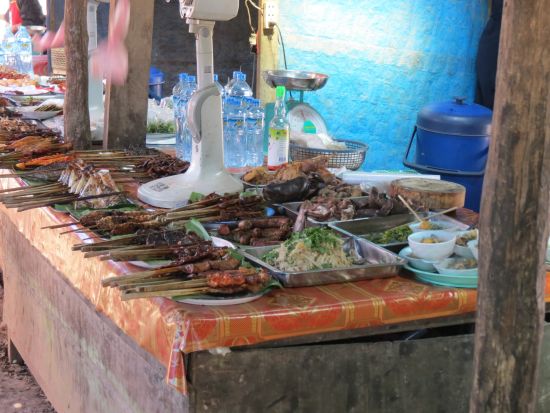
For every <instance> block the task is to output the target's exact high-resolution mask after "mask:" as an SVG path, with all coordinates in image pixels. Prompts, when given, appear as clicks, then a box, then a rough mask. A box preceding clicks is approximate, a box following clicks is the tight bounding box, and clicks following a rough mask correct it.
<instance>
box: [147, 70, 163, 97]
mask: <svg viewBox="0 0 550 413" xmlns="http://www.w3.org/2000/svg"><path fill="white" fill-rule="evenodd" d="M163 85H164V73H163V72H161V71H160V70H159V69H157V68H156V67H151V68H150V69H149V99H155V100H157V101H160V100H161V99H162V86H163Z"/></svg>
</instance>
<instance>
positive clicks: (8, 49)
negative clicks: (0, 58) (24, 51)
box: [2, 25, 18, 70]
mask: <svg viewBox="0 0 550 413" xmlns="http://www.w3.org/2000/svg"><path fill="white" fill-rule="evenodd" d="M2 47H3V48H4V52H5V57H6V66H8V67H10V68H11V69H14V70H17V53H18V50H17V40H16V39H15V36H14V35H13V33H12V32H11V26H10V25H8V26H7V27H6V32H5V34H4V40H3V42H2Z"/></svg>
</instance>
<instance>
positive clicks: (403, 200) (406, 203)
mask: <svg viewBox="0 0 550 413" xmlns="http://www.w3.org/2000/svg"><path fill="white" fill-rule="evenodd" d="M397 197H398V198H399V199H400V200H401V202H403V205H405V206H406V207H407V209H408V210H409V211H411V212H412V214H413V215H414V217H415V218H416V219H417V220H418V221H419V222H422V221H425V220H426V218H424V219H422V218H420V217H419V216H418V214H417V213H416V211H415V210H414V209H412V207H411V206H410V205H409V203H408V202H407V201H405V198H403V197H402V196H401V195H397Z"/></svg>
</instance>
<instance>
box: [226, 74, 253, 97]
mask: <svg viewBox="0 0 550 413" xmlns="http://www.w3.org/2000/svg"><path fill="white" fill-rule="evenodd" d="M228 86H229V88H228V89H227V95H228V96H231V97H236V98H241V99H242V98H244V97H251V96H252V95H253V94H254V93H253V92H252V89H251V88H250V86H249V85H248V83H246V75H245V74H244V73H242V72H234V73H233V82H231V83H230V85H228Z"/></svg>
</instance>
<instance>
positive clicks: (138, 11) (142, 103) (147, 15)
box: [103, 0, 155, 148]
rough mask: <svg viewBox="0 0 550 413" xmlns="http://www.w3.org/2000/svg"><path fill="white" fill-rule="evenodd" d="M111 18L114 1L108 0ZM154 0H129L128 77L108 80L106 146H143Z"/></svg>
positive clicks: (145, 130)
mask: <svg viewBox="0 0 550 413" xmlns="http://www.w3.org/2000/svg"><path fill="white" fill-rule="evenodd" d="M110 4H111V9H110V13H111V18H112V15H113V13H114V9H115V4H116V1H115V0H111V3H110ZM154 4H155V2H154V1H151V0H132V1H131V11H130V27H129V29H128V35H127V36H126V47H127V49H128V78H127V81H126V84H125V85H124V86H115V85H112V84H110V82H108V83H107V89H106V95H105V128H104V135H103V146H104V147H105V148H128V147H131V146H145V135H146V132H147V98H148V94H149V67H150V65H151V45H152V39H153V10H154Z"/></svg>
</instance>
